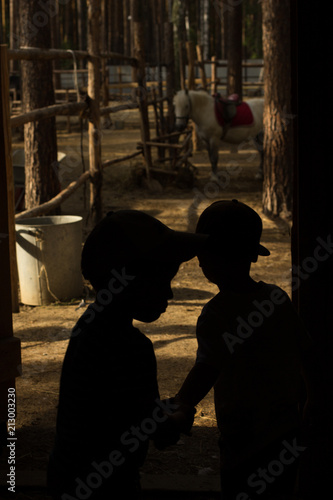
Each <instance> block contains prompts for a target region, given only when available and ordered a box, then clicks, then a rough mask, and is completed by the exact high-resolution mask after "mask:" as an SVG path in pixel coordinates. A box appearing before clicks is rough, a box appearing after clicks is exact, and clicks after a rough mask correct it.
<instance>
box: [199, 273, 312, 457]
mask: <svg viewBox="0 0 333 500" xmlns="http://www.w3.org/2000/svg"><path fill="white" fill-rule="evenodd" d="M197 340H198V351H197V362H202V363H206V364H209V365H211V366H213V367H215V368H216V369H218V370H219V371H220V375H219V378H218V380H217V382H216V384H215V386H214V397H215V409H216V418H217V424H218V427H219V430H220V432H221V438H220V447H221V464H222V467H223V466H224V464H225V465H226V466H228V467H232V466H234V465H236V464H237V463H238V462H239V461H241V460H242V459H245V458H247V457H249V456H251V455H252V454H253V453H255V452H257V451H259V450H260V449H262V448H263V447H264V446H265V445H267V444H268V443H270V442H272V441H274V440H275V439H278V438H279V437H281V436H283V434H284V433H285V432H287V431H289V430H292V429H296V428H297V427H298V425H299V412H298V404H299V396H300V392H299V391H300V387H301V385H300V382H301V361H300V351H301V349H306V348H307V346H308V343H309V338H308V336H307V333H306V332H305V330H304V327H303V326H302V324H301V322H300V320H299V318H298V315H297V313H296V311H295V309H294V307H293V305H292V303H291V301H290V299H289V297H288V295H287V294H286V293H285V292H284V291H283V290H282V289H281V288H279V287H277V286H275V285H269V284H266V283H263V282H259V286H258V289H257V290H256V291H255V292H253V293H248V294H237V293H233V292H220V293H218V294H217V295H216V296H215V297H214V298H213V299H212V300H211V301H210V302H208V303H207V304H206V306H205V307H204V308H203V310H202V314H201V315H200V317H199V319H198V323H197Z"/></svg>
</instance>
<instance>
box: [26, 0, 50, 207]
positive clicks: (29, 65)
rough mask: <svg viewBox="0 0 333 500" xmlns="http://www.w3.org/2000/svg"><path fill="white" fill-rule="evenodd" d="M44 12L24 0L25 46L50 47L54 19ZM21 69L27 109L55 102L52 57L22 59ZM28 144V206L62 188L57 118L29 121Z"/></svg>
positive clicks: (27, 127) (38, 202)
mask: <svg viewBox="0 0 333 500" xmlns="http://www.w3.org/2000/svg"><path fill="white" fill-rule="evenodd" d="M42 13H43V11H41V9H40V6H39V5H38V3H37V2H35V1H34V0H20V26H21V34H20V43H21V45H22V46H26V47H39V48H45V49H48V48H50V44H51V36H50V23H49V22H45V19H46V18H45V16H44V15H43V14H42ZM21 71H22V96H23V110H24V112H28V111H31V110H33V109H35V108H41V107H44V106H50V105H52V104H54V103H55V100H54V90H53V81H52V61H47V60H36V61H22V63H21ZM24 146H25V206H26V208H27V209H30V208H32V207H34V206H36V205H39V204H41V203H44V202H45V201H47V200H49V199H50V198H53V196H55V195H56V194H57V193H58V192H59V191H60V183H59V179H58V164H57V134H56V123H55V118H54V117H53V118H48V119H45V120H42V121H40V122H31V123H27V124H25V126H24ZM57 213H59V209H58V210H57Z"/></svg>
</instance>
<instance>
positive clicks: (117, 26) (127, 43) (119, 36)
mask: <svg viewBox="0 0 333 500" xmlns="http://www.w3.org/2000/svg"><path fill="white" fill-rule="evenodd" d="M20 1H22V0H1V13H0V15H1V28H0V41H1V43H5V44H8V46H9V47H10V48H19V47H20V45H21V43H20V37H21V35H20V31H21V29H22V26H20V20H19V15H20V14H19V11H20V8H19V4H20ZM36 2H37V4H38V6H39V8H40V10H39V11H38V10H37V13H36V14H37V15H36V18H35V19H33V20H31V26H29V27H28V29H30V30H31V33H32V34H33V32H34V30H35V29H36V27H38V25H40V26H41V27H43V26H44V25H45V23H46V22H50V28H51V46H50V48H59V49H72V50H87V2H86V0H36ZM240 3H241V5H242V52H243V53H242V58H243V59H254V58H262V57H263V50H262V5H261V2H260V1H258V0H243V1H241V2H239V1H235V0H195V1H192V0H191V1H190V0H184V1H180V0H146V1H144V2H142V4H141V6H140V7H141V15H142V22H143V23H144V29H145V33H146V34H147V36H146V46H145V57H146V61H147V63H148V64H152V65H156V64H158V63H159V62H161V49H162V48H161V43H160V40H162V39H163V38H162V36H161V35H162V32H163V23H164V22H166V21H169V22H172V23H173V26H174V40H175V44H174V46H175V51H177V50H178V47H179V43H177V42H186V41H191V42H193V44H194V45H200V46H201V47H202V53H203V58H204V60H208V59H211V57H212V56H216V57H217V59H228V24H229V23H228V14H229V12H230V11H231V10H232V9H233V8H234V7H235V6H236V4H237V5H238V4H240ZM101 9H102V25H101V34H102V36H101V45H102V47H101V49H103V50H105V51H108V52H117V53H121V54H125V55H130V54H132V53H133V45H132V44H133V36H132V34H133V26H132V20H133V16H132V10H133V1H131V0H101ZM152 42H153V43H152ZM68 64H69V63H68V61H62V62H61V65H62V68H63V69H65V68H66V67H67V66H68Z"/></svg>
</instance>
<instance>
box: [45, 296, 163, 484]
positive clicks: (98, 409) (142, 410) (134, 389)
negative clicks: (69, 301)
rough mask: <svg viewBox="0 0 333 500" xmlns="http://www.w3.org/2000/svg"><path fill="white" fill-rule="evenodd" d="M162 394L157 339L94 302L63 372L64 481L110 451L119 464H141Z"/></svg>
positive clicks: (59, 432) (59, 434)
mask: <svg viewBox="0 0 333 500" xmlns="http://www.w3.org/2000/svg"><path fill="white" fill-rule="evenodd" d="M158 398H159V392H158V385H157V373H156V358H155V354H154V350H153V345H152V342H151V341H150V340H149V339H148V338H147V337H146V336H145V335H144V334H143V333H141V332H140V331H139V330H138V329H137V328H134V327H133V326H132V324H131V323H130V322H129V321H127V322H125V321H123V322H122V321H119V319H118V320H117V322H115V321H114V318H113V316H112V314H108V312H107V310H104V311H102V312H100V313H98V312H96V309H94V305H91V306H89V307H88V309H87V311H86V312H85V313H84V315H83V316H82V317H81V318H80V320H79V321H78V323H77V325H76V326H75V328H74V329H73V332H72V336H71V339H70V341H69V344H68V348H67V352H66V355H65V359H64V362H63V367H62V373H61V381H60V395H59V406H58V415H57V425H56V440H55V446H54V449H53V453H52V466H53V467H55V468H56V469H57V470H58V474H60V471H63V476H64V477H63V480H64V482H65V481H66V480H70V477H73V478H75V477H76V476H75V474H80V473H81V472H82V471H83V470H85V468H87V469H89V467H90V468H91V464H92V463H93V462H96V463H99V462H101V461H105V460H109V459H110V456H111V455H112V457H113V459H114V460H115V461H116V462H117V464H116V465H118V464H119V465H120V464H121V465H122V462H124V467H128V468H131V467H132V468H134V469H135V468H137V467H139V466H141V465H142V463H143V461H144V458H145V455H146V452H147V449H148V443H149V438H150V437H151V433H152V431H153V430H154V418H153V416H152V414H153V415H154V413H153V412H154V410H155V411H156V412H157V409H156V406H157V408H158V405H157V404H156V401H157V400H158ZM161 413H162V410H161V409H160V408H159V413H158V415H159V416H160V414H161ZM116 470H117V467H115V472H116ZM119 470H120V469H119ZM65 476H69V477H68V478H67V479H66V477H65ZM112 476H113V475H112ZM111 479H112V477H111Z"/></svg>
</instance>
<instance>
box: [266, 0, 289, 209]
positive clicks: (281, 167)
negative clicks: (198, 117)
mask: <svg viewBox="0 0 333 500" xmlns="http://www.w3.org/2000/svg"><path fill="white" fill-rule="evenodd" d="M262 8H263V52H264V66H265V73H264V95H265V109H264V131H265V137H264V165H263V167H264V186H263V209H264V212H265V213H266V214H268V215H271V216H274V217H276V216H283V217H289V216H290V213H291V203H292V163H293V147H292V140H293V136H292V115H291V65H290V2H289V1H288V0H281V1H280V2H274V1H273V0H264V1H263V3H262Z"/></svg>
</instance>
